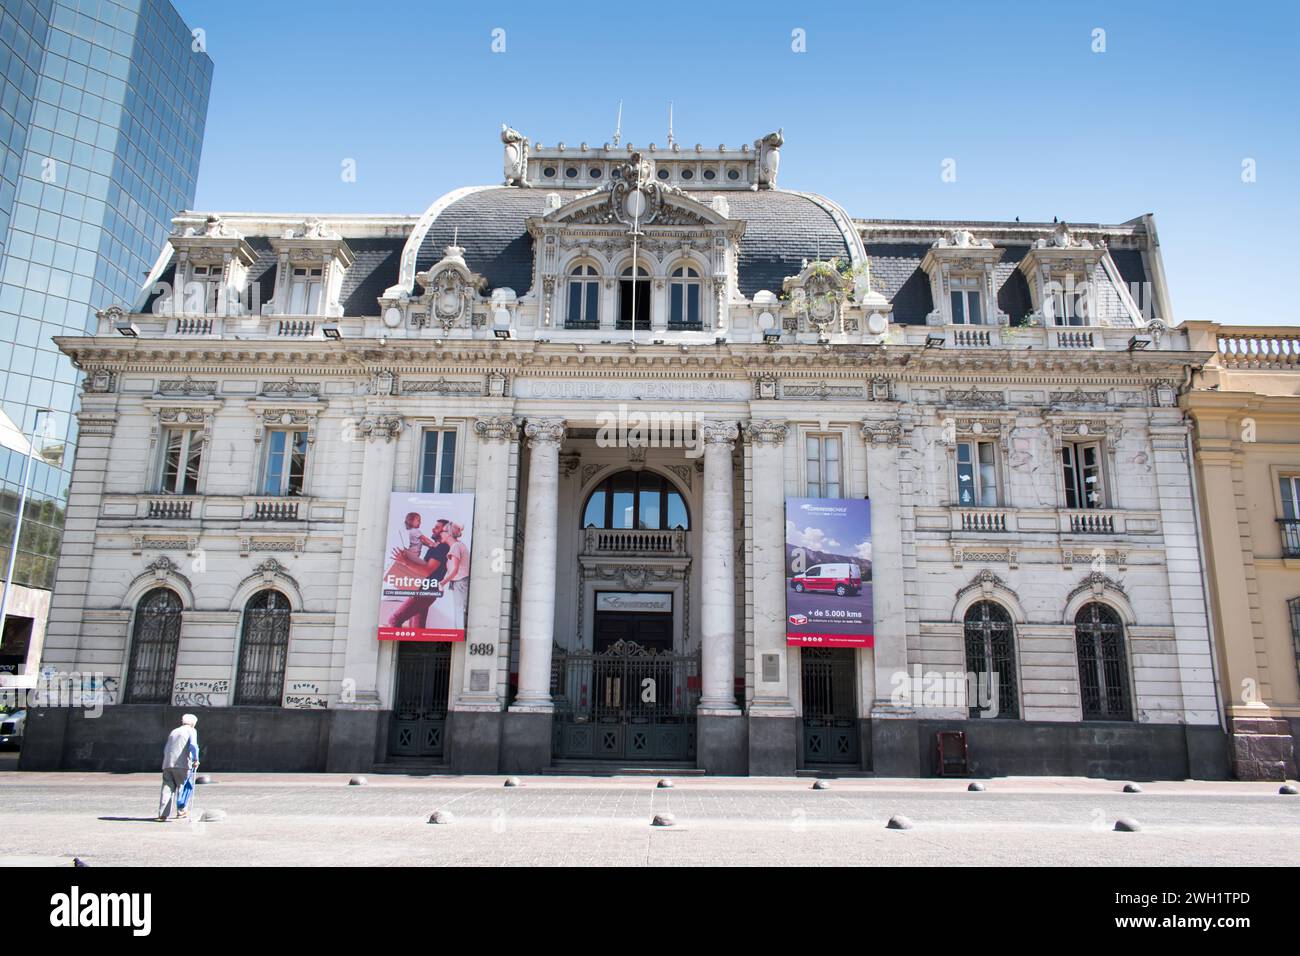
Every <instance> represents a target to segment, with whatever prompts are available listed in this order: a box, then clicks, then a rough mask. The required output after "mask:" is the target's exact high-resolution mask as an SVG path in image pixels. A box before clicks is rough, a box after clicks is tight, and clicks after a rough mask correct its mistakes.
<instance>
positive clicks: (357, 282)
mask: <svg viewBox="0 0 1300 956" xmlns="http://www.w3.org/2000/svg"><path fill="white" fill-rule="evenodd" d="M244 241H246V242H247V243H248V245H249V246H250V247H251V248H252V250H253V252H254V253H255V254H256V256H257V258H255V259H254V260H253V264H252V265H251V266H249V268H248V281H249V282H250V283H252V284H253V285H255V286H256V287H257V290H256V296H257V299H256V304H258V305H266V304H267V303H269V302H270V301H271V299H272V298H273V297H274V296H275V280H276V271H277V257H276V253H275V249H273V248H272V247H271V237H269V236H245V237H244ZM345 241H346V242H347V244H348V247H349V248H350V249H351V250H352V252H353V255H354V256H355V261H354V262H353V263H352V265H351V266H349V267H348V269H347V271H346V272H345V273H344V274H343V288H342V290H341V292H340V293H339V301H340V302H341V303H342V304H343V314H344V315H378V314H379V303H378V301H377V300H378V299H379V297H380V296H381V295H383V293H384V290H386V289H387V288H388V287H389V286H391V285H394V284H396V282H397V279H398V272H399V267H400V263H401V259H402V249H403V248H404V247H405V246H406V240H405V239H403V238H401V237H397V238H377V237H366V238H358V239H345ZM175 277H176V263H175V261H173V262H171V263H169V264H168V265H167V267H166V268H165V269H164V270H163V272H162V275H160V276H159V277H158V282H159V283H165V284H166V285H167V286H169V287H170V286H171V284H172V282H173V281H174V280H175ZM159 295H160V294H155V293H152V292H150V293H149V295H148V297H147V298H146V299H145V304H144V308H143V309H142V310H141V311H142V312H152V311H153V306H154V302H156V301H157V299H158V298H159Z"/></svg>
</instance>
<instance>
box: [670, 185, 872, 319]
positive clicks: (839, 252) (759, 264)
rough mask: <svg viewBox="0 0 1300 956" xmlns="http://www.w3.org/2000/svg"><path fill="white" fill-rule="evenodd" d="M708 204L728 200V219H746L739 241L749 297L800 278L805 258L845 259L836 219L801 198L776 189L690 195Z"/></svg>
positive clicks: (776, 289)
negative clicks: (795, 276)
mask: <svg viewBox="0 0 1300 956" xmlns="http://www.w3.org/2000/svg"><path fill="white" fill-rule="evenodd" d="M690 196H691V198H692V199H697V200H699V201H700V202H702V203H704V204H705V205H706V206H707V205H708V204H709V203H710V202H712V201H713V197H714V196H722V197H724V198H725V199H726V200H727V206H728V209H729V210H730V217H731V218H732V219H743V220H745V234H744V236H742V237H741V240H740V263H739V268H738V272H739V279H740V292H741V294H742V295H744V296H746V297H747V298H753V296H754V293H756V292H759V291H761V290H763V289H766V290H767V291H769V292H775V293H776V294H777V295H780V294H781V282H782V280H784V279H785V278H786V277H787V276H793V275H798V274H799V271H800V270H801V269H802V268H803V260H805V259H807V260H809V261H811V260H813V259H816V258H817V257H818V255H819V254H820V256H821V258H822V259H841V258H842V259H848V258H849V257H850V251H849V246H848V244H847V243H846V242H845V241H844V236H843V234H842V233H841V232H840V230H839V227H838V226H836V225H835V220H834V219H832V218H831V214H830V213H828V212H827V211H826V210H825V209H823V208H822V207H821V206H819V205H817V203H815V202H813V201H812V200H811V199H808V198H807V197H805V196H799V195H796V194H794V193H788V192H783V191H781V190H779V189H760V190H757V191H754V192H740V191H737V192H692V193H690Z"/></svg>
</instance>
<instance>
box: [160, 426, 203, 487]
mask: <svg viewBox="0 0 1300 956" xmlns="http://www.w3.org/2000/svg"><path fill="white" fill-rule="evenodd" d="M202 459H203V436H202V432H200V431H199V429H197V428H166V429H163V454H162V478H161V480H160V481H159V488H160V490H161V491H163V492H165V493H166V494H169V495H197V494H198V493H199V465H200V464H202Z"/></svg>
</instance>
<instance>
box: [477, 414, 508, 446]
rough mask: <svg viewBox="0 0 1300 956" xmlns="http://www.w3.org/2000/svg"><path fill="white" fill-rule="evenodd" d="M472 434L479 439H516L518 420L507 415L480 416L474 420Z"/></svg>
mask: <svg viewBox="0 0 1300 956" xmlns="http://www.w3.org/2000/svg"><path fill="white" fill-rule="evenodd" d="M474 434H475V435H477V436H478V440H479V441H501V442H513V441H518V440H519V420H518V419H517V418H512V417H510V416H509V415H499V416H495V417H493V418H480V419H477V420H476V421H475V422H474Z"/></svg>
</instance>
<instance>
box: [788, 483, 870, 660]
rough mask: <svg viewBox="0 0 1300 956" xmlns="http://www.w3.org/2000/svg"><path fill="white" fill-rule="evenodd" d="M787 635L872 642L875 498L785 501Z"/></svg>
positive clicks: (811, 643)
mask: <svg viewBox="0 0 1300 956" xmlns="http://www.w3.org/2000/svg"><path fill="white" fill-rule="evenodd" d="M785 584H786V591H785V615H786V617H785V639H786V643H787V644H798V645H801V646H806V647H871V646H872V640H873V636H872V632H873V630H874V627H873V623H872V622H873V617H872V612H873V609H872V602H871V502H869V501H865V500H861V501H860V500H858V499H856V498H787V499H786V501H785Z"/></svg>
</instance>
